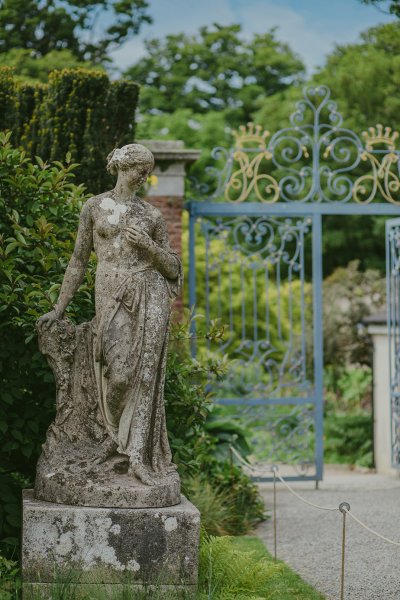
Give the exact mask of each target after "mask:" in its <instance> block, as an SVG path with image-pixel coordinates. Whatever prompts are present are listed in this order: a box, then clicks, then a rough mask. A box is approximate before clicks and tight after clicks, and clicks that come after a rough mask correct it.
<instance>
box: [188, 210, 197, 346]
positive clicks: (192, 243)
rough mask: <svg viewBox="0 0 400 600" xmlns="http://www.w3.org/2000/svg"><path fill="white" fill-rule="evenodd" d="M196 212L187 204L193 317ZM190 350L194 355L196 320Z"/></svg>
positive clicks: (191, 331)
mask: <svg viewBox="0 0 400 600" xmlns="http://www.w3.org/2000/svg"><path fill="white" fill-rule="evenodd" d="M195 226H196V212H195V209H194V204H193V202H191V203H190V204H189V309H190V314H191V315H192V316H193V317H194V315H195V311H196V243H195V242H196V230H195ZM190 336H191V339H190V351H191V354H192V356H193V357H194V356H196V350H197V348H196V320H195V319H194V318H192V319H191V321H190Z"/></svg>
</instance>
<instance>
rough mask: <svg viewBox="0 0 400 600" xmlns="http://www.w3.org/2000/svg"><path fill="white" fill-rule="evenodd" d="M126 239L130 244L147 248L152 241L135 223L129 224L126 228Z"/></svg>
mask: <svg viewBox="0 0 400 600" xmlns="http://www.w3.org/2000/svg"><path fill="white" fill-rule="evenodd" d="M125 236H126V239H127V240H128V242H129V243H130V244H132V246H136V247H137V248H143V249H144V250H148V249H149V248H150V246H151V245H152V243H153V240H152V239H151V237H150V236H149V235H147V233H146V232H145V231H142V230H141V229H140V227H138V226H137V225H130V226H129V227H127V228H126V233H125Z"/></svg>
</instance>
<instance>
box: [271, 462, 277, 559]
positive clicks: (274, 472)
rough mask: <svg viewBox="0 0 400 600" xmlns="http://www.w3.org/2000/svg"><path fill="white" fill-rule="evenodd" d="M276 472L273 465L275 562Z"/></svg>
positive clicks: (275, 541) (275, 543)
mask: <svg viewBox="0 0 400 600" xmlns="http://www.w3.org/2000/svg"><path fill="white" fill-rule="evenodd" d="M276 471H277V467H276V466H275V465H274V466H273V467H272V472H273V474H274V560H275V561H276V560H277V552H276V546H277V540H276Z"/></svg>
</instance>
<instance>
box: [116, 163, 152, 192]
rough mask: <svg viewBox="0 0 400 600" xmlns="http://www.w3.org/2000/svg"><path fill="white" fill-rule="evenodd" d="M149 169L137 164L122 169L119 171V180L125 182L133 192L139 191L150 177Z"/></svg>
mask: <svg viewBox="0 0 400 600" xmlns="http://www.w3.org/2000/svg"><path fill="white" fill-rule="evenodd" d="M148 175H149V173H148V169H147V167H145V166H143V165H140V164H136V165H133V166H129V167H126V168H125V169H120V170H119V171H118V178H119V179H120V180H121V179H122V180H123V181H124V182H125V183H126V184H127V185H128V186H129V187H130V188H131V189H132V190H137V189H138V188H140V186H141V185H143V184H144V183H145V181H146V179H147V177H148Z"/></svg>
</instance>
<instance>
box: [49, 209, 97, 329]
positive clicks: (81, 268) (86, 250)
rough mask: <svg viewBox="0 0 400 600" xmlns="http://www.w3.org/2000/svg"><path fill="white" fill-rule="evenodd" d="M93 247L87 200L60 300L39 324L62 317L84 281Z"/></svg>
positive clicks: (90, 217) (90, 216) (91, 224)
mask: <svg viewBox="0 0 400 600" xmlns="http://www.w3.org/2000/svg"><path fill="white" fill-rule="evenodd" d="M92 248H93V223H92V215H91V207H90V204H89V202H86V204H85V205H84V206H83V208H82V211H81V215H80V218H79V228H78V234H77V236H76V242H75V248H74V252H73V254H72V256H71V259H70V261H69V263H68V266H67V269H66V271H65V275H64V279H63V282H62V285H61V290H60V294H59V296H58V300H57V302H56V304H55V305H54V308H53V310H52V311H50V312H49V313H46V314H45V315H43V316H42V317H40V319H39V321H38V323H39V325H42V324H43V323H45V322H48V325H50V324H51V323H52V322H53V321H55V320H56V319H61V318H62V316H63V314H64V311H65V309H66V308H67V306H68V304H69V303H70V301H71V300H72V298H73V297H74V295H75V292H76V291H77V289H78V288H79V286H80V284H81V283H82V281H83V278H84V276H85V272H86V268H87V264H88V262H89V257H90V253H91V251H92Z"/></svg>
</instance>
